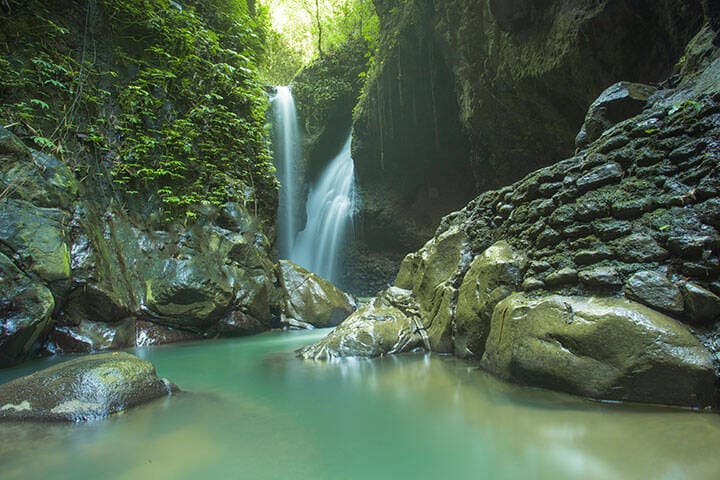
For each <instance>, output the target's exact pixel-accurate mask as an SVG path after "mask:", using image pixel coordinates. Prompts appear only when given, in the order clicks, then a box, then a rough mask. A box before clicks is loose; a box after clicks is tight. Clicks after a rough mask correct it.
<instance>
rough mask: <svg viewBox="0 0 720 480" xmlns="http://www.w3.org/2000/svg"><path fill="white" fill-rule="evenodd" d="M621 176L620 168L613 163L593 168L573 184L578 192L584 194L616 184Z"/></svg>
mask: <svg viewBox="0 0 720 480" xmlns="http://www.w3.org/2000/svg"><path fill="white" fill-rule="evenodd" d="M622 176H623V171H622V168H620V165H618V164H617V163H615V162H611V163H607V164H605V165H601V166H599V167H595V168H594V169H592V170H591V171H590V172H588V173H586V174H585V175H583V176H582V177H580V178H578V179H577V181H576V182H575V185H576V186H577V188H578V190H579V191H581V192H586V191H588V190H593V189H596V188H600V187H602V186H604V185H609V184H612V183H617V182H619V181H620V179H621V178H622Z"/></svg>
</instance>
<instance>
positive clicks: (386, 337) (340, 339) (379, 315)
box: [298, 287, 427, 360]
mask: <svg viewBox="0 0 720 480" xmlns="http://www.w3.org/2000/svg"><path fill="white" fill-rule="evenodd" d="M426 346H427V340H426V336H425V332H424V328H423V326H422V324H421V323H420V318H419V311H418V307H417V305H416V303H415V300H414V299H413V297H412V293H411V292H410V291H409V290H404V289H401V288H398V287H391V288H389V289H388V290H386V291H385V292H383V293H382V294H381V295H380V296H378V297H377V298H374V299H373V300H372V301H371V302H370V303H368V304H367V305H364V306H362V307H361V308H360V309H359V310H358V311H356V312H355V313H353V314H352V315H350V317H348V318H347V320H345V321H344V322H343V323H341V324H340V325H339V326H338V327H337V328H336V329H335V330H333V331H332V332H330V334H329V335H328V336H327V337H325V338H323V339H322V340H320V341H319V342H318V343H316V344H314V345H310V346H309V347H305V348H303V349H301V350H299V351H298V353H299V355H300V356H301V357H302V358H305V359H308V360H309V359H314V360H330V359H333V358H338V357H356V356H357V357H379V356H381V355H385V354H393V353H401V352H407V351H410V350H413V349H415V348H421V347H426Z"/></svg>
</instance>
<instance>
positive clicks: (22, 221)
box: [0, 199, 70, 292]
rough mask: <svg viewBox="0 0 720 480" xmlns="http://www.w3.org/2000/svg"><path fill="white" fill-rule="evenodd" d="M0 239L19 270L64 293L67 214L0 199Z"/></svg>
mask: <svg viewBox="0 0 720 480" xmlns="http://www.w3.org/2000/svg"><path fill="white" fill-rule="evenodd" d="M0 202H2V207H1V208H0V239H2V241H3V243H4V244H6V245H7V246H9V247H10V248H11V249H12V251H13V252H14V253H15V254H17V255H18V256H19V259H20V261H21V262H22V264H23V267H24V268H25V269H27V270H29V271H30V272H32V273H34V274H36V275H37V276H38V277H39V278H40V279H42V280H43V281H44V282H46V283H48V284H51V286H52V285H53V284H54V285H58V287H59V288H58V289H57V291H58V292H62V291H64V289H65V288H66V287H67V286H69V281H70V248H69V246H68V242H67V231H66V230H67V224H68V222H69V220H70V219H69V215H68V214H67V213H65V212H63V211H61V210H58V209H54V208H38V207H36V206H34V205H32V204H31V203H28V202H25V201H20V200H13V199H2V200H0Z"/></svg>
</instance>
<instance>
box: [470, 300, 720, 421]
mask: <svg viewBox="0 0 720 480" xmlns="http://www.w3.org/2000/svg"><path fill="white" fill-rule="evenodd" d="M482 365H483V367H485V368H486V369H488V370H489V371H491V372H493V373H495V374H497V375H499V376H500V377H502V378H504V379H506V380H510V381H513V382H516V383H520V384H524V385H532V386H538V387H544V388H551V389H554V390H561V391H565V392H569V393H574V394H578V395H584V396H587V397H592V398H597V399H606V400H628V401H635V402H648V403H660V404H667V405H680V406H687V407H698V408H702V407H707V406H714V405H715V402H716V398H715V373H714V368H713V363H712V358H711V357H710V353H709V352H708V351H707V350H706V349H705V347H703V345H702V344H701V343H700V342H699V341H698V340H697V339H696V338H695V337H694V336H693V335H692V333H690V331H689V330H688V329H687V327H685V326H684V325H682V324H681V323H679V322H677V321H675V320H673V319H672V318H670V317H667V316H665V315H663V314H661V313H658V312H656V311H654V310H651V309H649V308H647V307H645V306H643V305H640V304H638V303H635V302H631V301H628V300H624V299H619V298H592V297H590V298H583V297H563V296H557V295H554V296H548V297H544V298H539V299H532V298H530V297H528V296H526V295H524V294H514V295H512V296H510V297H508V298H507V299H505V300H504V301H502V302H501V303H499V304H498V305H497V306H496V307H495V311H494V313H493V317H492V325H491V330H490V335H489V337H488V341H487V346H486V350H485V355H484V356H483V358H482Z"/></svg>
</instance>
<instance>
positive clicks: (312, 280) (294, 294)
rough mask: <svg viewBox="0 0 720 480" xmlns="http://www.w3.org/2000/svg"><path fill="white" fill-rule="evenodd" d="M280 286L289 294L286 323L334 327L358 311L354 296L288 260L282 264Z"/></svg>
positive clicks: (285, 309)
mask: <svg viewBox="0 0 720 480" xmlns="http://www.w3.org/2000/svg"><path fill="white" fill-rule="evenodd" d="M280 283H281V285H282V288H283V290H284V292H285V305H284V317H285V320H286V322H290V323H292V320H295V321H297V322H303V323H304V324H310V325H312V326H313V327H334V326H335V325H337V324H338V323H340V322H342V321H343V320H345V319H346V318H347V317H348V315H350V314H351V313H352V312H354V311H355V309H356V307H357V305H356V302H355V300H354V299H353V298H352V297H351V296H350V295H348V294H347V293H345V292H343V291H341V290H340V289H339V288H337V287H336V286H335V285H333V284H332V283H330V282H329V281H327V280H325V279H324V278H322V277H320V276H318V275H316V274H314V273H312V272H309V271H307V270H305V269H304V268H302V267H301V266H299V265H296V264H294V263H293V262H290V261H288V260H280ZM291 319H292V320H291Z"/></svg>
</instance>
